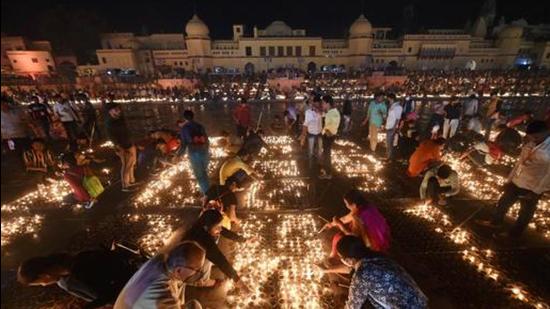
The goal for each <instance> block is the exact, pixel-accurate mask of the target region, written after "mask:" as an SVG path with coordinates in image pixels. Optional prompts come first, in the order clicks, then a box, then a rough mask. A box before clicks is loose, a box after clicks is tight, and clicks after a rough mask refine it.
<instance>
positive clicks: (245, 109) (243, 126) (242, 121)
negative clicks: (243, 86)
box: [233, 98, 252, 138]
mask: <svg viewBox="0 0 550 309" xmlns="http://www.w3.org/2000/svg"><path fill="white" fill-rule="evenodd" d="M251 118H252V116H251V114H250V106H248V104H247V102H246V99H245V98H241V99H240V103H239V104H238V105H237V107H236V108H235V110H234V111H233V119H234V120H235V123H236V125H237V135H238V136H239V137H240V138H244V137H245V136H246V132H247V131H248V128H249V127H250V123H251Z"/></svg>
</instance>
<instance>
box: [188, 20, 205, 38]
mask: <svg viewBox="0 0 550 309" xmlns="http://www.w3.org/2000/svg"><path fill="white" fill-rule="evenodd" d="M185 33H186V34H187V36H189V37H208V34H209V31H208V27H207V26H206V24H205V23H204V22H203V21H202V20H201V19H200V18H199V17H198V16H197V14H195V15H193V17H192V18H191V20H189V21H188V22H187V25H185Z"/></svg>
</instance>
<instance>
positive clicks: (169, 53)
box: [97, 15, 550, 74]
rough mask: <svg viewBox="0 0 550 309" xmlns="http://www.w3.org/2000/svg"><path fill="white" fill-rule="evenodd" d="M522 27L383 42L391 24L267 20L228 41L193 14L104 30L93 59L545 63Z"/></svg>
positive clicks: (267, 65)
mask: <svg viewBox="0 0 550 309" xmlns="http://www.w3.org/2000/svg"><path fill="white" fill-rule="evenodd" d="M524 28H526V27H525V26H522V25H517V24H510V25H500V26H499V28H498V33H496V35H495V36H494V38H493V39H487V25H486V22H485V21H484V19H483V17H480V18H479V19H478V20H477V21H476V23H475V24H474V26H473V27H472V31H471V33H466V32H465V31H464V30H456V29H432V30H428V31H427V33H424V34H405V35H404V36H401V37H400V38H398V39H389V33H390V32H391V28H376V27H373V26H372V25H371V23H370V22H369V21H368V20H367V18H366V17H365V16H364V15H361V16H359V18H357V20H355V21H354V22H353V23H352V24H351V25H350V28H349V35H348V37H346V38H342V39H323V38H322V37H313V36H308V35H307V34H306V31H305V30H304V29H292V28H291V27H290V26H288V25H287V24H286V23H284V22H282V21H274V22H273V23H271V24H270V25H269V26H268V27H266V28H265V29H258V28H257V27H254V28H253V34H252V35H251V36H246V35H244V33H245V31H244V26H243V25H234V26H233V37H232V38H231V39H228V40H212V39H211V38H210V35H209V29H208V26H207V25H206V24H205V23H204V22H203V21H202V20H201V19H200V18H199V17H198V16H197V15H194V16H193V17H192V18H191V20H189V21H188V22H187V24H186V26H185V33H181V34H180V33H175V34H153V35H149V36H136V35H134V34H132V33H108V34H104V35H102V39H101V46H102V49H99V50H97V57H98V60H99V66H98V68H99V69H100V70H107V69H132V70H136V71H138V72H139V73H141V74H152V73H156V72H166V71H170V70H186V71H195V72H206V71H209V70H214V71H224V70H229V71H238V72H258V71H266V70H269V69H272V68H278V67H294V68H300V69H303V70H319V69H321V68H322V67H325V66H329V65H336V66H339V67H345V68H348V69H360V68H368V67H370V68H379V67H386V66H395V67H405V68H408V69H429V68H442V69H443V68H465V67H467V65H468V66H469V67H471V66H472V64H474V66H475V67H476V68H478V69H488V68H510V67H513V66H514V65H517V64H529V65H537V66H545V67H550V45H549V42H547V41H544V42H535V41H532V40H528V39H526V38H525V36H524ZM543 29H547V28H544V27H543Z"/></svg>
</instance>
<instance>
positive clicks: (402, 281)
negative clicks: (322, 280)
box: [337, 235, 428, 309]
mask: <svg viewBox="0 0 550 309" xmlns="http://www.w3.org/2000/svg"><path fill="white" fill-rule="evenodd" d="M337 251H338V255H340V258H341V259H342V263H344V264H345V265H347V266H349V267H351V268H353V269H355V272H354V274H353V276H352V278H351V285H350V288H349V295H348V300H347V301H346V307H345V308H346V309H360V308H363V305H364V304H365V303H366V302H369V303H370V305H372V307H373V308H377V309H382V308H384V309H386V308H408V309H422V308H428V298H427V297H426V295H424V293H423V292H422V291H421V290H420V288H419V287H418V285H417V284H416V282H414V280H413V278H412V277H411V276H410V275H409V274H408V273H407V272H406V271H405V270H404V269H403V268H402V267H401V266H399V265H398V264H397V263H395V262H394V261H392V260H391V259H389V258H388V257H386V256H384V255H383V254H381V253H378V252H374V251H372V250H370V249H369V248H367V247H366V246H365V243H364V242H363V240H362V239H360V238H358V237H355V236H349V235H348V236H344V237H342V239H340V241H339V242H338V245H337Z"/></svg>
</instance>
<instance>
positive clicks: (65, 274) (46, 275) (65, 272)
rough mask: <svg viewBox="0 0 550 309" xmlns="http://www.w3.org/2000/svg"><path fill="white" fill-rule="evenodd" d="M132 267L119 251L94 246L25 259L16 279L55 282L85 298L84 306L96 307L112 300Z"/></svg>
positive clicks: (45, 283) (31, 283) (29, 283)
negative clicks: (73, 251) (78, 250)
mask: <svg viewBox="0 0 550 309" xmlns="http://www.w3.org/2000/svg"><path fill="white" fill-rule="evenodd" d="M134 271H135V268H133V267H132V266H131V265H130V263H128V260H127V259H126V258H125V257H124V256H123V255H122V254H121V253H119V252H116V251H109V250H105V249H97V250H89V251H82V252H79V253H77V254H75V255H72V254H68V253H57V254H51V255H48V256H39V257H34V258H31V259H28V260H26V261H24V262H23V263H21V265H20V266H19V269H18V271H17V281H19V283H21V284H23V285H25V286H49V285H53V284H57V285H58V286H59V287H60V288H61V289H63V290H64V291H66V292H67V293H69V294H71V295H73V296H76V297H78V298H80V299H83V300H85V301H86V302H88V304H87V305H86V306H85V308H96V307H99V306H102V305H105V304H108V303H113V301H114V300H115V299H116V297H117V295H118V293H119V292H120V290H122V287H123V286H124V284H125V283H126V281H128V279H130V277H131V276H132V274H133V273H134Z"/></svg>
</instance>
